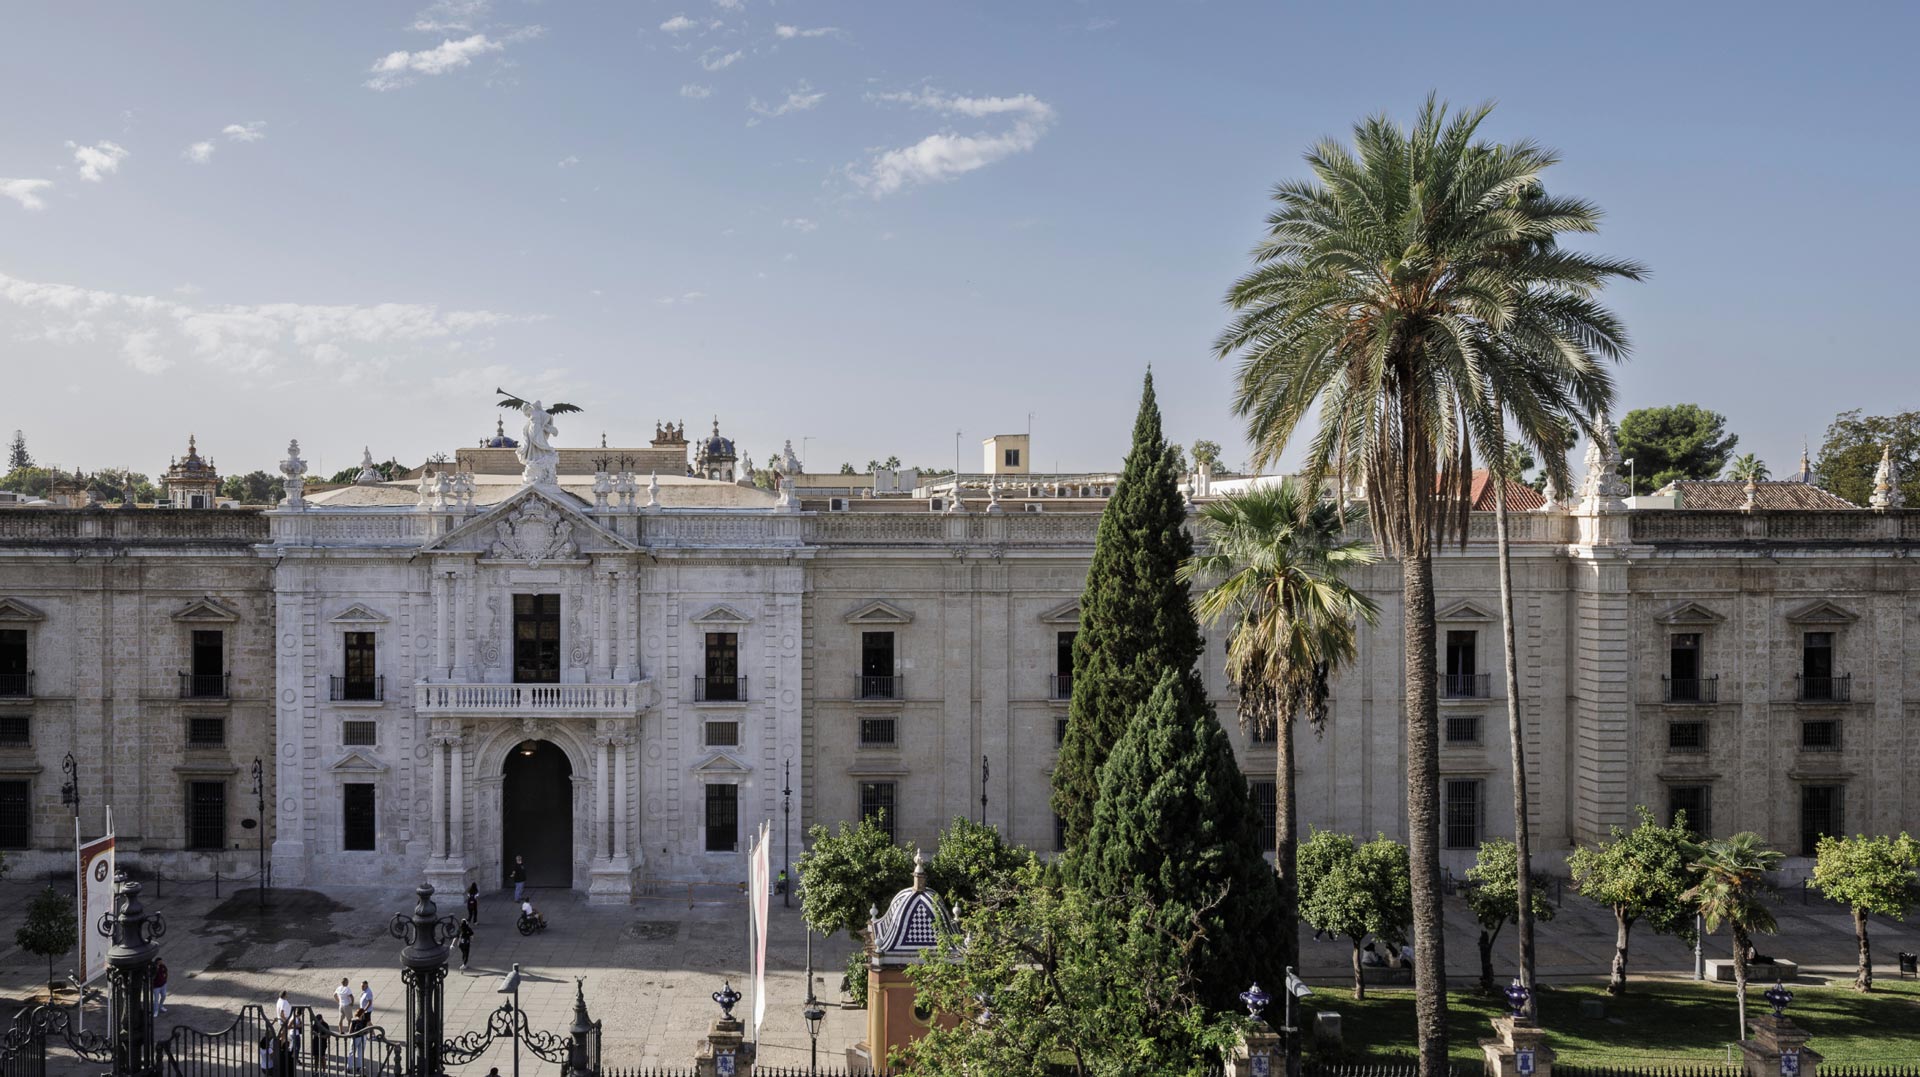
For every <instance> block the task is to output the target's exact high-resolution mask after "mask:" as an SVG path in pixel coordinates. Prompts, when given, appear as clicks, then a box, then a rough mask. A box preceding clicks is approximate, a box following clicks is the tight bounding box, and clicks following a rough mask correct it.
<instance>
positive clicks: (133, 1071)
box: [99, 874, 167, 1077]
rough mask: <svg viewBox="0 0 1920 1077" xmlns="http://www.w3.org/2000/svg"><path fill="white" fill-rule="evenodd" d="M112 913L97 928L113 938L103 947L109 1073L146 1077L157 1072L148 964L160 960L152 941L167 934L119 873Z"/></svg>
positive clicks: (133, 884)
mask: <svg viewBox="0 0 1920 1077" xmlns="http://www.w3.org/2000/svg"><path fill="white" fill-rule="evenodd" d="M113 906H114V907H113V911H112V912H109V913H106V914H104V915H102V916H101V917H100V925H99V932H100V934H102V935H105V936H106V937H107V938H110V939H112V940H113V945H112V946H111V947H110V948H108V950H107V984H108V986H109V989H110V990H111V992H112V1001H111V1006H112V1009H111V1011H110V1012H111V1013H112V1015H113V1022H112V1023H113V1027H112V1031H111V1033H110V1034H111V1036H112V1037H113V1072H114V1074H115V1075H116V1077H148V1075H151V1074H155V1073H158V1072H159V1069H160V1063H159V1056H158V1051H157V1050H156V1044H155V1042H154V1041H155V1037H154V1027H153V1016H154V1015H153V966H154V963H155V962H157V961H158V960H159V959H160V946H159V943H157V942H156V941H155V940H156V939H158V938H160V936H162V935H165V934H166V933H167V922H166V918H165V917H162V916H161V915H160V914H159V913H152V914H149V913H148V912H147V909H146V906H145V905H142V904H141V903H140V884H139V883H136V882H128V881H127V877H126V875H124V874H122V875H120V876H119V877H118V878H117V879H116V880H115V886H114V901H113Z"/></svg>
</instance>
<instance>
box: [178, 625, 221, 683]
mask: <svg viewBox="0 0 1920 1077" xmlns="http://www.w3.org/2000/svg"><path fill="white" fill-rule="evenodd" d="M191 662H192V670H191V671H190V672H189V673H188V675H187V696H188V697H189V698H192V699H225V698H226V697H227V677H226V673H227V634H226V633H225V632H223V631H221V630H220V629H217V628H214V629H195V630H194V633H193V639H192V655H191Z"/></svg>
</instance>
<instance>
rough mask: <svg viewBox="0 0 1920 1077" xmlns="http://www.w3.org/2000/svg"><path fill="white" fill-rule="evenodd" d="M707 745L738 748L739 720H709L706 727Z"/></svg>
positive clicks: (710, 746)
mask: <svg viewBox="0 0 1920 1077" xmlns="http://www.w3.org/2000/svg"><path fill="white" fill-rule="evenodd" d="M706 734H707V747H709V748H738V747H739V746H740V723H739V722H708V723H707V727H706Z"/></svg>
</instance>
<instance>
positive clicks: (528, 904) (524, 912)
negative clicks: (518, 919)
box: [520, 898, 547, 928]
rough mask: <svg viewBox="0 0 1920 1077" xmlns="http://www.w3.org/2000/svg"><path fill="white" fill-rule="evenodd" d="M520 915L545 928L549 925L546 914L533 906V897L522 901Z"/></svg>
mask: <svg viewBox="0 0 1920 1077" xmlns="http://www.w3.org/2000/svg"><path fill="white" fill-rule="evenodd" d="M520 915H521V916H524V917H526V918H527V919H528V920H530V921H532V922H533V924H534V925H535V926H537V927H540V928H545V927H546V926H547V917H546V914H545V913H542V912H541V911H540V910H539V909H536V908H534V907H533V900H532V899H531V898H527V899H523V900H522V901H521V902H520Z"/></svg>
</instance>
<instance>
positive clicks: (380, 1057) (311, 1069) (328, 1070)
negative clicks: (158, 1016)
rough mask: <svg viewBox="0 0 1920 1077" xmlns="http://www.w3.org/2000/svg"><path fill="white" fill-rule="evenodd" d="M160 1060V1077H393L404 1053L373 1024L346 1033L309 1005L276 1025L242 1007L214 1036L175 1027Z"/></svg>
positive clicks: (264, 1013)
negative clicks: (240, 1076) (162, 1076)
mask: <svg viewBox="0 0 1920 1077" xmlns="http://www.w3.org/2000/svg"><path fill="white" fill-rule="evenodd" d="M160 1060H161V1064H162V1069H163V1072H164V1073H165V1074H166V1077H235V1075H236V1074H247V1075H251V1074H261V1075H263V1077H354V1075H358V1077H394V1075H396V1074H399V1073H400V1072H401V1071H402V1070H403V1069H404V1067H405V1062H406V1054H405V1051H404V1050H403V1048H402V1047H401V1045H399V1044H397V1043H393V1042H391V1041H389V1040H388V1039H387V1034H386V1031H385V1030H384V1029H382V1028H381V1027H379V1026H377V1025H374V1026H369V1027H367V1028H364V1029H361V1030H359V1031H349V1030H346V1029H342V1028H340V1027H339V1026H338V1023H337V1022H329V1021H327V1019H326V1016H325V1014H324V1013H323V1012H322V1011H318V1010H315V1009H313V1008H312V1007H309V1006H296V1007H294V1010H293V1015H292V1017H291V1019H290V1020H288V1021H286V1022H281V1021H280V1020H278V1019H277V1018H275V1017H269V1016H268V1015H267V1011H266V1010H264V1009H262V1008H261V1007H260V1006H257V1005H248V1006H243V1007H241V1009H240V1013H239V1014H238V1015H237V1016H235V1017H234V1019H233V1022H232V1023H231V1024H229V1025H227V1027H225V1028H222V1029H219V1030H217V1031H214V1032H203V1031H201V1030H200V1029H196V1028H188V1027H186V1026H184V1025H177V1026H175V1027H174V1029H173V1033H172V1034H171V1035H169V1036H168V1037H167V1039H166V1040H165V1042H163V1043H161V1044H160Z"/></svg>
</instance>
